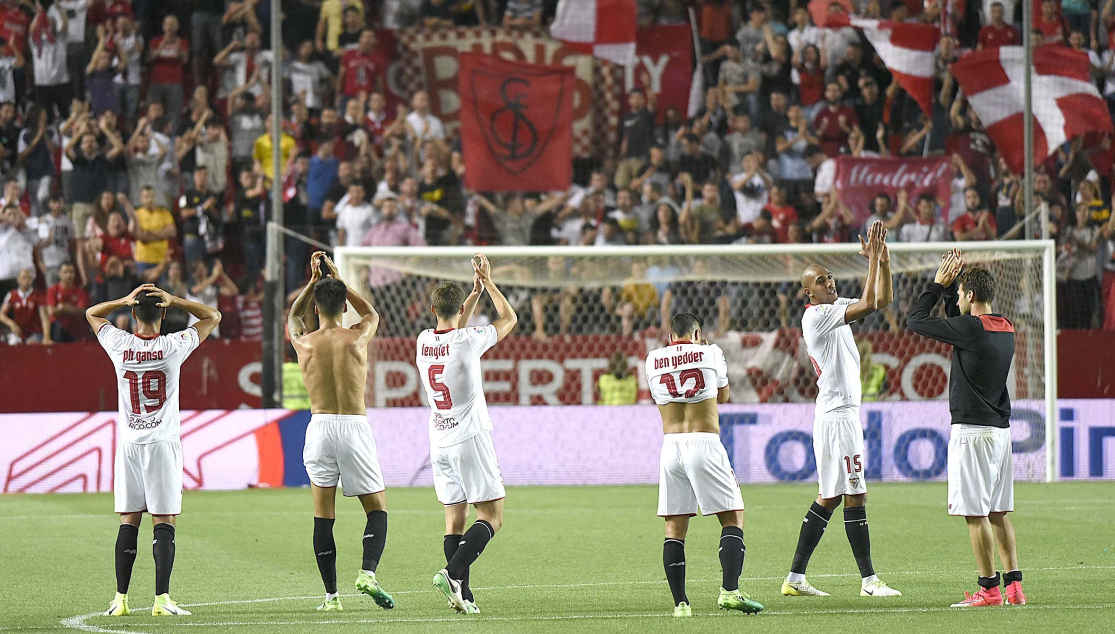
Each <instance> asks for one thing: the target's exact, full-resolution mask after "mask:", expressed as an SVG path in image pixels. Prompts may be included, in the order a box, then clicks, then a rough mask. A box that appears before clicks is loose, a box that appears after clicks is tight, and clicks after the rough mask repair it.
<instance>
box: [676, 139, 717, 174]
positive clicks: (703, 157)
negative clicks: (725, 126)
mask: <svg viewBox="0 0 1115 634" xmlns="http://www.w3.org/2000/svg"><path fill="white" fill-rule="evenodd" d="M683 130H684V128H683ZM719 163H720V162H719V161H717V160H716V159H715V158H713V157H711V156H709V155H708V154H705V153H703V152H701V139H700V137H698V136H697V135H696V134H693V133H692V132H690V133H688V134H685V135H683V136H682V138H681V158H679V159H678V172H679V173H682V174H689V175H690V176H692V177H693V180H695V181H697V182H700V183H703V182H705V181H707V180H709V179H711V178H713V175H714V173H715V172H716V170H717V168H718V167H719Z"/></svg>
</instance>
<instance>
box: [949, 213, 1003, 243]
mask: <svg viewBox="0 0 1115 634" xmlns="http://www.w3.org/2000/svg"><path fill="white" fill-rule="evenodd" d="M985 215H986V216H987V226H988V227H990V228H991V235H990V236H983V238H982V239H983V240H994V239H995V236H996V235H998V230H997V229H996V227H995V216H994V215H992V214H991V212H989V211H980V212H979V213H975V214H973V213H971V212H969V213H965V214H963V215H961V216H960V217H959V218H957V219H956V220H954V221H953V222H952V235H953V236H954V237H957V239H959V236H960V234H962V233H968V232H969V231H971V230H973V229H975V228H976V227H978V226H979V221H980V218H982V217H983V216H985Z"/></svg>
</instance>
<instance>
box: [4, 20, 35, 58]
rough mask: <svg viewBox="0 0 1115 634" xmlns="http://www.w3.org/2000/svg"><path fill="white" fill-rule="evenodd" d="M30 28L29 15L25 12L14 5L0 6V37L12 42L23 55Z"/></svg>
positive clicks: (25, 52)
mask: <svg viewBox="0 0 1115 634" xmlns="http://www.w3.org/2000/svg"><path fill="white" fill-rule="evenodd" d="M30 28H31V16H29V15H27V13H25V12H24V11H22V10H20V9H17V8H15V7H0V37H2V38H4V39H5V40H7V41H8V43H9V44H14V45H15V47H16V48H18V49H19V52H20V53H23V54H24V55H26V54H27V31H28V29H30ZM29 61H30V60H29Z"/></svg>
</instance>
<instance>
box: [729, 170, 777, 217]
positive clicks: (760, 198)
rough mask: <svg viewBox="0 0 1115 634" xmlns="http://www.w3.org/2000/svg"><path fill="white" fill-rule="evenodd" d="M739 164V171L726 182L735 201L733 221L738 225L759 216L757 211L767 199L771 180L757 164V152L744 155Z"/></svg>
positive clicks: (760, 209)
mask: <svg viewBox="0 0 1115 634" xmlns="http://www.w3.org/2000/svg"><path fill="white" fill-rule="evenodd" d="M741 166H742V170H741V171H740V173H739V174H737V175H735V176H732V177H730V178H729V181H728V182H729V183H730V184H731V187H732V194H733V196H734V197H735V201H736V218H735V221H736V222H738V224H739V225H746V224H750V223H753V222H755V221H756V220H757V219H758V218H759V212H760V211H762V209H763V207H765V206H766V204H767V201H768V200H769V193H770V187H771V185H772V184H773V181H772V180H771V178H770V175H769V174H767V173H766V170H764V169H763V168H762V166H761V165H760V164H759V156H758V154H757V153H751V154H747V155H746V156H744V157H743V161H742V163H741Z"/></svg>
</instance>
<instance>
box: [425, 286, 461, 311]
mask: <svg viewBox="0 0 1115 634" xmlns="http://www.w3.org/2000/svg"><path fill="white" fill-rule="evenodd" d="M432 298H433V304H434V313H436V314H437V316H438V317H441V318H442V319H449V318H450V317H452V316H453V315H457V314H459V313H460V312H461V306H463V305H464V303H465V291H464V289H463V288H461V287H460V285H458V284H455V283H454V282H442V283H441V284H438V285H437V288H435V289H434V292H433V295H432Z"/></svg>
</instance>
